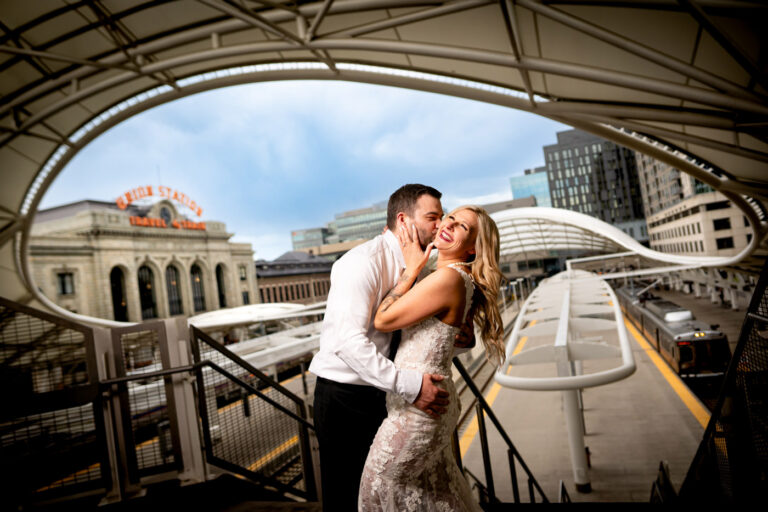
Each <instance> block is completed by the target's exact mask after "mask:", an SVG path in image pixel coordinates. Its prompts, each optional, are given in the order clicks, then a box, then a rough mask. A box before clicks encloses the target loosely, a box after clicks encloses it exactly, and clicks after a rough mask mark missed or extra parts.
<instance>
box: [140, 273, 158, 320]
mask: <svg viewBox="0 0 768 512" xmlns="http://www.w3.org/2000/svg"><path fill="white" fill-rule="evenodd" d="M139 302H140V303H141V319H142V320H149V319H151V318H157V302H155V276H154V274H153V272H152V269H151V268H149V267H148V266H146V265H142V266H141V267H139Z"/></svg>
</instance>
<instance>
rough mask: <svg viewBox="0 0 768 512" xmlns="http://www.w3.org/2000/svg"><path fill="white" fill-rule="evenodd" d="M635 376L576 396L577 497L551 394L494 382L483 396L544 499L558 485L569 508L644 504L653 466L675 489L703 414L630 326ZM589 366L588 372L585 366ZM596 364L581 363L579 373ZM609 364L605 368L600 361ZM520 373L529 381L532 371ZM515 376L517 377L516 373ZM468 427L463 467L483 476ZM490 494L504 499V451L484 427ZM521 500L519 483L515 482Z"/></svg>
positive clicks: (555, 394) (557, 402)
mask: <svg viewBox="0 0 768 512" xmlns="http://www.w3.org/2000/svg"><path fill="white" fill-rule="evenodd" d="M627 328H628V331H629V334H630V338H632V344H633V355H634V358H635V362H636V365H637V370H636V371H635V373H634V374H633V375H631V376H630V377H629V378H627V379H624V380H621V381H618V382H615V383H613V384H608V385H606V386H602V387H596V388H589V389H586V390H584V393H583V401H584V421H585V426H586V437H585V444H586V446H587V447H588V449H589V453H590V460H591V469H590V471H589V475H590V479H591V487H592V491H591V492H590V493H584V494H582V493H579V492H577V491H576V489H575V486H574V483H573V473H572V470H571V460H570V454H569V447H568V436H567V432H566V427H565V418H564V416H563V413H562V406H561V395H560V392H559V391H549V392H543V391H520V390H514V389H509V388H505V387H501V386H500V385H498V384H496V383H495V382H494V383H493V384H492V385H491V386H490V388H489V389H488V390H487V391H486V393H485V396H486V399H487V400H488V402H489V403H491V404H492V407H493V410H494V412H495V413H496V415H497V417H498V418H499V420H500V422H501V423H502V425H503V426H504V428H505V429H506V431H507V433H508V434H509V436H510V437H511V439H512V442H513V443H515V446H516V447H517V449H518V451H519V452H520V454H521V455H522V457H523V459H524V460H525V462H526V463H527V465H528V467H529V468H530V469H531V471H532V473H533V475H534V476H535V478H536V479H537V481H538V483H539V484H540V485H541V487H542V489H543V490H544V492H545V493H546V495H547V497H548V498H549V500H550V501H554V500H555V499H556V497H557V492H558V488H559V482H560V481H561V480H562V481H563V482H564V483H565V486H566V489H567V491H568V493H569V495H570V498H571V500H572V501H573V502H593V503H599V502H624V503H629V502H638V503H639V502H646V503H647V502H648V501H649V498H650V494H651V486H652V484H653V482H654V480H655V479H656V476H657V473H658V469H659V463H660V462H661V461H662V460H663V461H666V462H667V463H668V464H669V469H670V476H671V480H672V483H673V485H674V486H675V488H676V489H677V488H679V486H680V485H681V483H682V481H683V479H684V478H685V475H686V473H687V471H688V467H689V466H690V464H691V461H692V460H693V457H694V454H695V453H696V450H697V448H698V446H699V443H700V442H701V440H702V435H703V433H704V428H705V426H706V424H707V422H708V420H709V413H708V411H707V409H706V408H705V407H704V405H703V404H702V403H701V402H700V401H699V400H698V399H697V398H696V397H695V396H694V395H693V394H692V393H691V392H690V391H689V390H688V388H687V387H685V385H684V384H683V382H682V381H681V380H680V379H679V377H677V375H676V374H675V373H674V372H672V370H670V369H669V367H668V366H667V365H666V363H665V362H664V361H663V360H662V359H661V358H660V357H659V356H658V354H657V353H656V352H655V351H654V350H653V349H652V348H651V347H650V345H648V343H647V342H645V340H644V339H643V338H642V335H641V334H640V333H639V332H637V330H635V329H634V328H633V327H632V326H631V324H627ZM588 364H589V365H592V366H590V367H588V366H587V365H588ZM599 364H600V361H589V362H586V363H585V373H586V372H591V371H595V370H597V369H598V368H597V367H596V365H599ZM603 364H609V363H603ZM524 371H527V372H531V373H530V375H535V372H537V371H539V370H537V366H536V365H532V366H529V367H527V368H526V369H525V370H524ZM517 374H518V375H523V373H521V372H519V371H518V373H517ZM475 432H476V429H474V431H473V428H472V427H470V428H468V429H467V431H466V432H465V433H464V435H463V436H462V438H461V443H460V444H461V446H462V452H464V453H463V460H464V464H465V466H466V467H467V468H468V469H469V470H470V471H472V472H473V473H474V474H476V475H483V474H484V473H483V463H482V454H481V447H480V442H479V439H478V436H477V435H476V433H475ZM488 435H489V443H490V446H491V450H490V451H491V457H492V459H493V466H492V467H493V468H494V480H495V482H496V493H497V496H499V498H500V499H501V500H502V501H512V499H513V494H512V486H511V480H510V477H509V469H508V468H509V465H508V462H507V454H506V446H505V444H504V443H503V441H502V439H501V437H500V436H499V435H498V434H497V433H496V432H495V431H494V430H493V429H489V431H488ZM520 488H521V492H522V493H524V494H525V495H526V496H527V491H526V490H525V489H526V488H527V487H526V483H525V482H524V481H523V480H520Z"/></svg>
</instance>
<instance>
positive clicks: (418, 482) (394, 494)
mask: <svg viewBox="0 0 768 512" xmlns="http://www.w3.org/2000/svg"><path fill="white" fill-rule="evenodd" d="M452 268H454V269H455V270H456V271H458V272H459V273H460V274H461V275H462V277H463V278H464V283H465V287H466V293H467V295H466V297H467V300H466V307H465V310H464V317H465V318H466V315H467V311H468V310H469V308H470V306H471V301H472V293H473V291H474V285H473V283H472V280H471V278H470V276H469V274H467V273H466V272H464V271H463V269H461V268H460V267H457V266H452ZM458 331H459V328H458V327H453V326H450V325H448V324H445V323H443V322H441V321H440V320H438V319H437V317H430V318H427V319H425V320H423V321H421V322H420V323H418V324H416V325H413V326H411V327H409V328H407V329H403V332H402V338H401V341H400V347H399V349H398V351H397V355H396V356H395V365H396V366H398V367H399V368H410V369H414V370H418V371H420V372H422V373H436V374H440V375H443V376H445V379H444V380H443V381H442V382H441V383H440V385H441V387H443V388H445V389H446V390H447V391H448V393H449V395H450V398H449V400H450V403H449V405H448V410H447V411H446V412H445V413H444V414H442V415H440V416H439V417H438V418H432V417H430V416H429V415H427V414H426V413H424V412H422V411H420V410H419V409H417V408H416V407H414V406H413V405H411V404H409V403H407V402H405V400H403V399H402V398H401V397H400V396H398V395H395V394H388V395H387V412H388V416H387V418H386V419H385V420H384V422H383V423H382V424H381V427H379V431H378V432H377V433H376V437H375V439H374V440H373V444H372V445H371V450H370V452H368V458H367V459H366V461H365V468H364V469H363V476H362V479H361V481H360V497H359V508H360V510H361V511H364V512H369V511H392V512H401V511H406V510H408V511H419V512H421V511H454V510H471V511H481V509H480V506H479V505H478V504H477V502H476V501H475V499H474V497H473V496H472V493H471V491H470V488H469V484H468V482H467V480H466V478H465V477H464V475H463V474H462V473H461V471H459V467H458V466H457V464H456V459H455V458H454V456H453V451H452V448H451V436H452V434H453V431H454V429H455V428H456V422H457V421H458V418H459V412H460V411H461V405H460V403H459V400H458V397H457V396H456V388H455V386H454V383H453V379H452V378H451V359H452V357H453V344H454V338H455V336H456V333H457V332H458Z"/></svg>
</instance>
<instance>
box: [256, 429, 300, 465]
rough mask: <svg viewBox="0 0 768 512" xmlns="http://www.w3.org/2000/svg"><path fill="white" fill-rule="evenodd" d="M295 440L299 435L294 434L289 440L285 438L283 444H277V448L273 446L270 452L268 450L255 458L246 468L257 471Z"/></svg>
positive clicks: (294, 442)
mask: <svg viewBox="0 0 768 512" xmlns="http://www.w3.org/2000/svg"><path fill="white" fill-rule="evenodd" d="M297 442H299V436H298V435H295V436H293V437H292V438H290V439H289V440H287V441H286V442H284V443H283V444H281V445H280V446H278V447H277V448H275V449H274V450H272V451H271V452H269V453H268V454H266V455H264V456H263V457H261V458H260V459H259V460H257V461H256V462H254V463H253V464H251V465H250V466H248V469H249V470H251V471H257V470H259V469H261V468H262V467H264V466H265V465H266V464H267V462H269V461H270V460H271V459H273V458H274V457H275V456H277V455H280V454H281V453H283V452H284V451H286V450H287V449H288V448H290V447H291V446H293V445H295V444H296V443H297Z"/></svg>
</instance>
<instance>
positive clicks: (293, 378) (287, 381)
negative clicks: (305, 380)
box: [219, 373, 301, 412]
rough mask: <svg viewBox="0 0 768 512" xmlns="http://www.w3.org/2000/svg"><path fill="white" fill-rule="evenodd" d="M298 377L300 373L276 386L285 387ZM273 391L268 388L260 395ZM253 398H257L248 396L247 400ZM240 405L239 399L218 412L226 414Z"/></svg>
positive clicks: (241, 401)
mask: <svg viewBox="0 0 768 512" xmlns="http://www.w3.org/2000/svg"><path fill="white" fill-rule="evenodd" d="M299 377H301V373H299V374H298V375H294V376H293V377H290V378H288V379H286V380H284V381H282V382H278V384H280V385H281V386H285V385H286V384H288V383H290V382H293V381H294V380H296V379H298V378H299ZM274 389H275V388H273V387H270V388H269V389H267V390H266V391H262V393H264V394H265V395H267V394H269V393H271V392H272V391H274ZM254 398H257V397H256V395H249V396H248V400H253V399H254ZM242 403H243V399H242V398H241V399H240V400H237V401H235V402H232V403H231V404H227V405H225V406H224V407H221V408H220V409H219V412H226V411H228V410H230V409H232V408H233V407H237V406H238V405H242Z"/></svg>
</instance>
